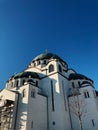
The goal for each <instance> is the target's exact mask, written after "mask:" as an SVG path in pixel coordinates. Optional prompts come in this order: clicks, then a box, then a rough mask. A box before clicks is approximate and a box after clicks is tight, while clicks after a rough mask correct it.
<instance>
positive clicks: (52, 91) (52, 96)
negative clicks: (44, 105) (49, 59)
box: [51, 80, 54, 111]
mask: <svg viewBox="0 0 98 130" xmlns="http://www.w3.org/2000/svg"><path fill="white" fill-rule="evenodd" d="M51 98H52V111H54V89H53V81H52V80H51Z"/></svg>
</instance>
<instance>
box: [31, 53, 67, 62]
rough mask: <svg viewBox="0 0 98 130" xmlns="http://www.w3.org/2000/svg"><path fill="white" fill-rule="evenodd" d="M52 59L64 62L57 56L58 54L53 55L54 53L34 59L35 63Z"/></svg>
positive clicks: (44, 54)
mask: <svg viewBox="0 0 98 130" xmlns="http://www.w3.org/2000/svg"><path fill="white" fill-rule="evenodd" d="M51 58H53V59H58V60H60V61H63V60H62V59H61V58H60V57H59V56H57V55H56V54H53V53H43V54H40V55H38V56H37V57H35V58H34V59H33V61H36V60H43V59H51ZM63 62H65V61H63Z"/></svg>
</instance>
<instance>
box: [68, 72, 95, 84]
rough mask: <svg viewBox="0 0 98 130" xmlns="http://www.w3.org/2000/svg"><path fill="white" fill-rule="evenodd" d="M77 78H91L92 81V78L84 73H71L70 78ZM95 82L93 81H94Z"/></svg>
mask: <svg viewBox="0 0 98 130" xmlns="http://www.w3.org/2000/svg"><path fill="white" fill-rule="evenodd" d="M72 79H73V80H75V79H86V80H90V81H92V80H91V79H89V78H88V77H86V76H84V75H82V74H78V73H71V74H70V75H69V80H72ZM92 82H93V81H92Z"/></svg>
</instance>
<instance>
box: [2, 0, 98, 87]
mask: <svg viewBox="0 0 98 130" xmlns="http://www.w3.org/2000/svg"><path fill="white" fill-rule="evenodd" d="M46 49H47V50H48V51H49V52H51V53H55V54H57V55H58V56H60V57H61V58H62V59H63V60H65V61H66V62H67V63H68V65H69V67H70V68H73V69H75V70H76V72H78V73H81V74H84V75H86V76H88V77H89V78H91V79H92V80H94V86H95V88H96V89H97V90H98V74H97V72H98V0H81V1H80V0H74V1H73V0H17V1H13V0H0V89H2V88H4V87H5V83H6V81H7V79H8V78H9V77H10V76H11V75H13V74H14V73H18V72H21V71H22V70H24V69H25V68H26V67H27V65H28V64H29V62H30V61H31V60H32V59H33V58H34V57H35V56H37V55H39V54H40V53H44V52H45V50H46Z"/></svg>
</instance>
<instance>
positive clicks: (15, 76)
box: [12, 71, 40, 79]
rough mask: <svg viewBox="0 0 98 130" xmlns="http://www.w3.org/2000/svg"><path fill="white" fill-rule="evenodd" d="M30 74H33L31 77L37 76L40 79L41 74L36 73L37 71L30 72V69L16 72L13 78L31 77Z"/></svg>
mask: <svg viewBox="0 0 98 130" xmlns="http://www.w3.org/2000/svg"><path fill="white" fill-rule="evenodd" d="M29 76H31V78H37V79H40V77H39V75H38V74H37V73H36V72H30V71H26V72H24V71H23V72H21V73H18V74H15V75H13V76H12V77H13V78H15V79H16V78H23V77H25V78H29Z"/></svg>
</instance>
